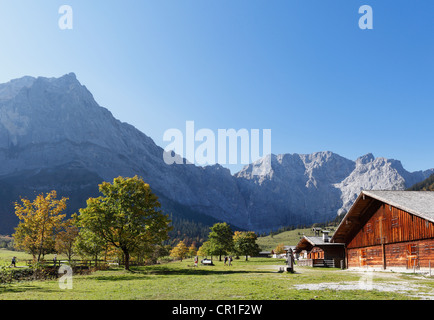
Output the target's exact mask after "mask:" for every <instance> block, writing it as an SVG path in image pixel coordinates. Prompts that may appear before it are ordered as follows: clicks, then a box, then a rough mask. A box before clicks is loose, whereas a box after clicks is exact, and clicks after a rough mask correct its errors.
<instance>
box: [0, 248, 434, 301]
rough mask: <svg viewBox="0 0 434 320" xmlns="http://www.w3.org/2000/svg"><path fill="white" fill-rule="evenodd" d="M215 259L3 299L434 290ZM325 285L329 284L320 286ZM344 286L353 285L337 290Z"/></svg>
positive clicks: (19, 286)
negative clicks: (369, 283) (386, 288)
mask: <svg viewBox="0 0 434 320" xmlns="http://www.w3.org/2000/svg"><path fill="white" fill-rule="evenodd" d="M12 255H16V256H17V257H18V259H20V257H21V259H25V258H27V257H26V256H25V254H24V253H17V252H12V251H7V250H0V265H1V266H3V267H5V266H6V267H7V265H9V264H10V261H9V258H11V257H12ZM47 260H48V258H47ZM214 263H215V265H214V266H203V265H200V264H199V266H198V267H194V266H193V260H192V259H187V260H183V261H182V262H180V261H174V262H167V263H164V264H157V265H152V266H141V267H132V270H131V271H125V270H123V269H122V268H110V269H108V270H100V271H96V272H93V273H91V274H90V275H76V276H74V275H73V277H72V280H73V282H72V289H61V288H60V286H59V281H58V280H43V281H42V280H40V281H23V282H15V283H11V284H3V285H0V300H311V299H315V300H379V299H380V300H391V299H426V298H429V297H430V295H431V291H434V281H433V280H432V279H431V278H428V277H421V276H415V275H408V274H398V273H394V274H392V273H382V272H378V273H375V276H374V277H373V279H372V280H373V283H374V284H379V285H380V287H381V286H383V285H384V286H385V285H396V284H401V286H399V287H398V286H397V287H396V288H398V289H399V290H398V289H396V290H389V291H383V290H378V289H375V288H373V289H370V290H366V289H362V288H359V287H358V284H359V283H362V284H363V282H360V281H361V280H363V279H364V277H365V274H364V273H360V272H351V271H348V270H340V269H335V268H329V269H328V268H310V267H297V266H295V271H296V272H295V273H287V272H279V267H284V265H285V264H284V261H283V260H276V259H271V258H251V259H249V260H248V261H245V260H244V259H243V258H241V259H235V260H234V261H233V265H232V266H225V265H224V263H223V261H218V258H214ZM18 266H20V263H18ZM319 284H326V285H325V288H322V290H319V289H318V288H317V287H318V285H319ZM327 284H328V285H327ZM338 285H344V286H345V285H349V286H350V288H351V289H345V290H341V289H336V286H338ZM299 286H308V287H309V286H312V288H305V287H303V288H300V287H299ZM376 288H377V287H376ZM406 288H408V290H406ZM414 288H417V290H416V291H415V290H414Z"/></svg>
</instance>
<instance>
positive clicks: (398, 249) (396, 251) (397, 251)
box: [392, 246, 401, 254]
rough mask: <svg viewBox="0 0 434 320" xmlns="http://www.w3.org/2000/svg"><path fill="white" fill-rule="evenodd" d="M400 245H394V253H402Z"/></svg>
mask: <svg viewBox="0 0 434 320" xmlns="http://www.w3.org/2000/svg"><path fill="white" fill-rule="evenodd" d="M400 251H401V250H400V247H399V246H393V247H392V253H393V254H398V253H400Z"/></svg>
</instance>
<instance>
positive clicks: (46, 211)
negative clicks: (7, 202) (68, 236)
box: [13, 190, 68, 261]
mask: <svg viewBox="0 0 434 320" xmlns="http://www.w3.org/2000/svg"><path fill="white" fill-rule="evenodd" d="M56 198H57V193H56V191H55V190H53V191H51V192H49V193H47V194H46V195H44V194H40V195H38V196H37V197H36V199H35V200H34V201H30V200H28V199H23V198H21V202H22V204H19V203H18V202H16V203H15V214H16V215H17V217H18V218H19V219H20V222H19V224H18V226H17V227H16V228H15V233H14V234H13V237H14V243H15V247H16V248H17V249H22V250H25V251H27V252H28V253H30V254H32V255H33V259H37V261H40V259H41V256H42V257H43V256H44V255H45V254H46V253H48V252H50V251H53V250H54V245H55V237H56V234H57V233H58V232H59V231H60V230H61V228H62V226H63V223H64V222H63V219H64V218H65V217H66V214H62V212H63V211H64V210H65V209H66V201H67V200H68V198H65V197H63V198H62V199H60V200H58V199H56Z"/></svg>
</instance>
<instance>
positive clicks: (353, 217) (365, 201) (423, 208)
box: [331, 190, 434, 242]
mask: <svg viewBox="0 0 434 320" xmlns="http://www.w3.org/2000/svg"><path fill="white" fill-rule="evenodd" d="M374 202H376V203H380V202H383V203H387V204H389V205H391V206H394V207H396V208H398V209H401V210H403V211H406V212H408V213H410V214H413V215H415V216H418V217H421V218H423V219H425V220H428V221H432V222H434V191H377V190H373V191H362V192H361V193H360V195H359V196H358V197H357V199H356V201H355V202H354V204H353V206H352V207H351V209H350V210H349V211H348V213H347V214H346V215H345V217H344V219H343V220H342V221H341V223H340V225H339V227H338V229H337V230H336V232H335V233H334V235H333V237H332V240H331V241H332V242H345V238H346V237H347V235H348V234H349V233H350V232H351V231H354V229H355V228H360V221H361V218H362V216H364V215H367V214H369V212H368V211H369V210H368V207H369V206H370V205H372V204H373V203H374Z"/></svg>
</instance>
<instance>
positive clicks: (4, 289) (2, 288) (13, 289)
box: [0, 282, 57, 299]
mask: <svg viewBox="0 0 434 320" xmlns="http://www.w3.org/2000/svg"><path fill="white" fill-rule="evenodd" d="M30 291H33V292H44V293H48V292H56V291H57V290H52V289H50V288H41V287H38V286H33V285H29V284H23V283H22V282H21V283H19V286H12V285H0V299H1V296H2V294H5V293H28V292H30ZM23 299H25V296H23Z"/></svg>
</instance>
